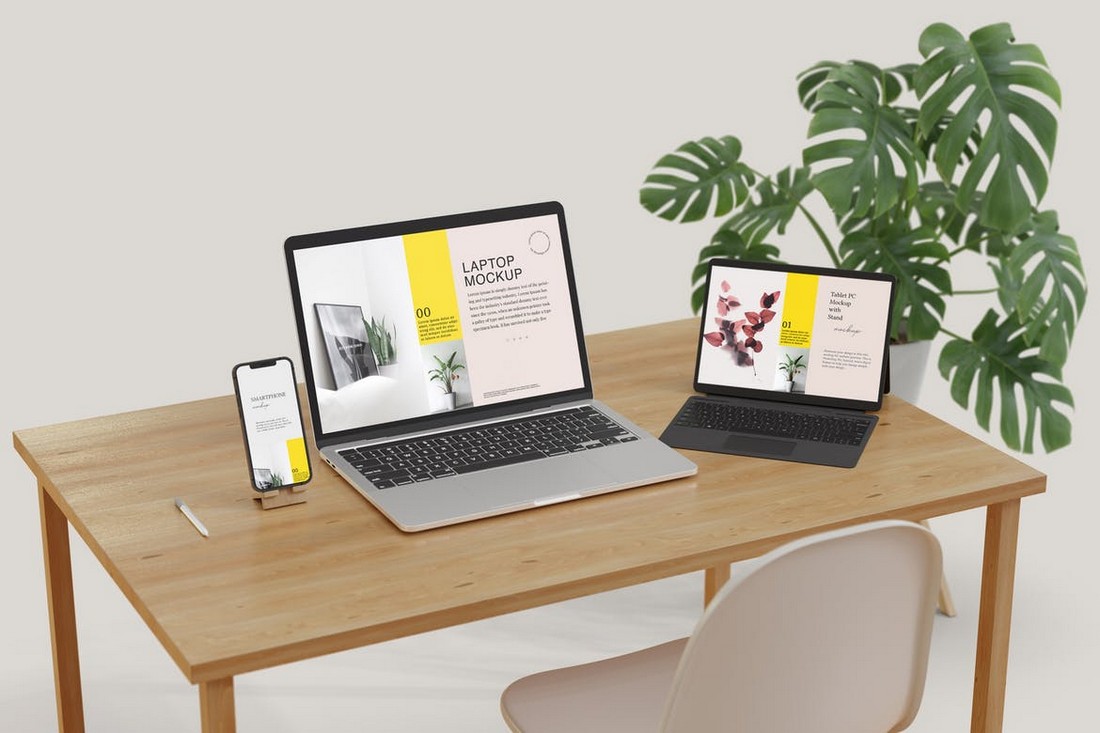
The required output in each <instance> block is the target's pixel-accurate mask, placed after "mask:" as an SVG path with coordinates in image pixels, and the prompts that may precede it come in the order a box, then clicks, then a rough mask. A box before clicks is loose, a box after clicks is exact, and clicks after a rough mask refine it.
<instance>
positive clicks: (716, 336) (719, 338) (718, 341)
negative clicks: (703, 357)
mask: <svg viewBox="0 0 1100 733" xmlns="http://www.w3.org/2000/svg"><path fill="white" fill-rule="evenodd" d="M703 338H705V339H706V340H707V343H708V344H710V345H711V346H721V345H722V342H723V341H725V340H726V337H725V336H723V335H722V334H721V332H719V331H711V332H710V333H708V334H706V335H705V336H703Z"/></svg>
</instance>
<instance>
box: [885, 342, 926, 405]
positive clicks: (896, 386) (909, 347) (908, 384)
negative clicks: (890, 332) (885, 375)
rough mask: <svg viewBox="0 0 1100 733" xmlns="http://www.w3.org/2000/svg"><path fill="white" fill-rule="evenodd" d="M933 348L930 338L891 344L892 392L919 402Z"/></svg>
mask: <svg viewBox="0 0 1100 733" xmlns="http://www.w3.org/2000/svg"><path fill="white" fill-rule="evenodd" d="M931 350H932V342H931V341H929V340H926V341H912V342H910V343H907V344H890V394H893V395H897V396H898V397H900V398H902V399H903V400H905V401H906V402H909V403H911V404H914V405H915V404H917V400H919V399H920V389H921V384H923V383H924V375H925V374H926V373H927V371H928V356H929V353H930V352H931Z"/></svg>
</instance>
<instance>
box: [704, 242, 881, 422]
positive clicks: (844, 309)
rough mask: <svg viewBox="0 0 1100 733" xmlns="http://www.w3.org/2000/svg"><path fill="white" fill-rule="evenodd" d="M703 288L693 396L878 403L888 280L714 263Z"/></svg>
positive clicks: (871, 405)
mask: <svg viewBox="0 0 1100 733" xmlns="http://www.w3.org/2000/svg"><path fill="white" fill-rule="evenodd" d="M705 287H706V296H705V300H704V303H703V317H702V327H701V330H700V338H699V345H698V348H699V351H698V358H697V361H696V373H695V388H696V389H697V390H698V391H701V392H707V393H713V394H726V395H733V396H747V397H765V398H767V399H772V400H777V401H781V402H801V403H804V404H815V405H823V406H829V407H849V408H854V409H861V410H877V409H878V408H879V407H881V406H882V394H883V389H884V384H885V379H886V367H887V348H888V346H889V343H890V312H891V308H892V306H893V297H894V279H893V277H892V276H890V275H887V274H883V273H867V272H858V271H847V270H834V269H827V268H818V267H803V266H797V265H775V264H772V263H759V262H741V261H735V260H722V259H717V260H712V261H711V263H710V266H709V268H708V278H707V282H706V286H705Z"/></svg>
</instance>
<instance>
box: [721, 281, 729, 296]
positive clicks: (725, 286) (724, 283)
mask: <svg viewBox="0 0 1100 733" xmlns="http://www.w3.org/2000/svg"><path fill="white" fill-rule="evenodd" d="M729 291H730V284H729V283H728V282H727V281H725V280H723V281H722V292H723V293H728V292H729Z"/></svg>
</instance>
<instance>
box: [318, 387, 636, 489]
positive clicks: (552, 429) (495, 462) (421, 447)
mask: <svg viewBox="0 0 1100 733" xmlns="http://www.w3.org/2000/svg"><path fill="white" fill-rule="evenodd" d="M637 439H638V438H637V436H636V435H634V434H632V433H630V432H628V431H627V430H625V429H624V428H622V427H621V426H620V425H619V424H618V423H616V422H615V421H613V420H611V419H610V418H609V417H607V416H606V415H604V414H603V413H602V412H600V411H599V410H597V409H596V408H594V407H592V406H590V405H585V406H582V407H575V408H570V409H568V410H562V411H560V412H551V413H545V414H542V415H537V416H532V417H527V418H520V419H517V420H509V421H507V422H499V423H492V424H490V425H483V426H481V427H476V428H465V429H461V430H453V431H450V432H445V433H436V434H433V435H427V436H422V437H419V438H415V439H410V440H403V441H396V442H393V443H384V444H375V445H368V446H361V447H359V448H347V449H345V450H341V451H338V453H339V454H340V456H341V457H343V458H345V459H346V460H347V461H348V463H350V464H351V465H352V466H354V467H355V469H356V470H358V471H359V473H361V474H363V476H365V477H366V478H367V479H369V480H370V482H371V483H372V484H374V486H375V487H376V488H379V489H388V488H391V487H393V486H401V485H403V484H411V483H414V482H418V481H430V480H432V479H435V478H442V477H444V476H455V475H458V474H463V473H472V472H474V471H482V470H485V469H487V468H496V467H498V466H508V465H511V464H514V463H524V462H526V461H534V460H538V459H540V458H547V457H549V456H557V455H563V454H565V453H576V452H579V451H585V450H593V449H596V448H602V447H604V446H607V445H613V444H616V443H628V442H630V441H634V440H637Z"/></svg>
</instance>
